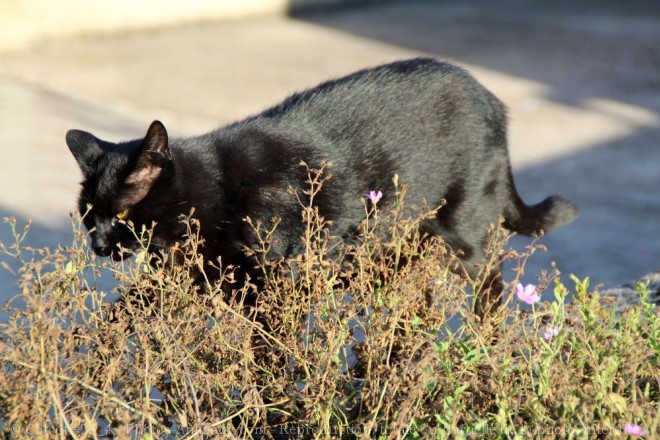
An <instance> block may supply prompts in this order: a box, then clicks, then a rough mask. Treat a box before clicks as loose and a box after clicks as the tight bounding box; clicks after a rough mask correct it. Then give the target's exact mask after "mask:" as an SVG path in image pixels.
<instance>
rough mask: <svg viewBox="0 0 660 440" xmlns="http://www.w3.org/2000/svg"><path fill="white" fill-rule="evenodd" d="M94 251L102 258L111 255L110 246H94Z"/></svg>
mask: <svg viewBox="0 0 660 440" xmlns="http://www.w3.org/2000/svg"><path fill="white" fill-rule="evenodd" d="M92 249H93V250H94V253H95V254H96V255H99V256H101V257H107V256H109V255H110V246H107V245H106V246H99V245H94V246H92Z"/></svg>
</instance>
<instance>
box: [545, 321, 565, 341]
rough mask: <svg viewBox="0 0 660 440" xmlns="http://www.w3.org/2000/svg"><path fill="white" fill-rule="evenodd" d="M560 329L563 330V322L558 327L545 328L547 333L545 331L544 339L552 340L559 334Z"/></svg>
mask: <svg viewBox="0 0 660 440" xmlns="http://www.w3.org/2000/svg"><path fill="white" fill-rule="evenodd" d="M560 331H561V324H559V325H558V326H557V327H548V328H547V329H546V330H545V333H543V339H545V340H546V341H550V340H551V339H552V338H554V337H555V336H557V335H558V334H559V332H560Z"/></svg>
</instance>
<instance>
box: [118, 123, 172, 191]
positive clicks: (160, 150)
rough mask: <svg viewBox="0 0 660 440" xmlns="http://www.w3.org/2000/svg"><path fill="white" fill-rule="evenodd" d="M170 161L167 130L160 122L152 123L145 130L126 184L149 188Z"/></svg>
mask: <svg viewBox="0 0 660 440" xmlns="http://www.w3.org/2000/svg"><path fill="white" fill-rule="evenodd" d="M171 160H172V155H171V154H170V147H169V141H168V137H167V130H165V126H164V125H163V124H162V123H161V122H160V121H154V122H152V123H151V125H150V126H149V130H147V135H146V136H145V137H144V141H143V142H142V147H141V149H140V153H139V158H138V161H137V165H136V166H135V169H134V170H133V172H131V174H130V175H129V176H128V178H127V179H126V183H129V184H132V185H139V186H142V187H147V186H151V184H152V183H153V181H154V180H156V178H157V177H158V176H159V175H160V173H161V171H162V170H163V168H164V167H165V166H166V165H167V164H168V163H169V162H170V161H171Z"/></svg>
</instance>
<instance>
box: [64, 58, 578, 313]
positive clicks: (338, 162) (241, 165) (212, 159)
mask: <svg viewBox="0 0 660 440" xmlns="http://www.w3.org/2000/svg"><path fill="white" fill-rule="evenodd" d="M66 141H67V144H68V146H69V148H70V150H71V152H72V153H73V155H74V156H75V158H76V160H77V161H78V164H79V165H80V168H81V169H82V172H83V175H84V182H83V183H82V192H81V195H80V211H81V213H84V212H85V211H86V210H87V207H86V206H87V204H91V205H92V206H93V209H92V210H91V212H90V213H89V214H88V215H87V216H86V217H85V225H86V227H87V228H89V229H92V228H95V229H94V232H92V234H91V236H92V243H93V248H94V251H95V252H96V253H97V254H99V255H103V256H113V257H116V256H117V255H118V252H117V251H118V247H117V244H121V246H123V247H125V248H128V249H135V247H136V246H137V243H136V241H135V237H134V235H133V233H132V232H130V231H129V230H128V229H127V227H126V226H125V225H124V224H123V222H118V221H117V220H118V219H120V218H121V219H130V220H132V222H133V223H134V224H135V225H136V226H138V227H139V226H140V225H147V226H150V225H151V224H152V222H154V221H155V222H156V223H157V225H156V228H155V231H154V236H153V239H152V247H168V246H172V245H173V244H174V243H176V242H178V241H180V240H182V236H183V234H184V233H185V229H184V228H183V226H182V224H181V223H180V222H179V214H188V213H189V212H190V210H191V208H192V207H194V208H195V217H196V218H198V219H199V221H200V225H201V235H202V236H203V238H204V240H205V244H204V254H205V256H206V258H208V259H211V260H214V261H215V260H216V259H217V257H218V256H220V257H222V262H223V263H224V264H233V265H235V266H238V267H240V268H241V270H243V271H248V272H249V271H250V270H251V269H252V268H253V267H254V261H250V259H249V258H247V257H246V256H245V254H244V247H245V246H248V247H251V246H252V245H254V244H255V243H254V240H255V236H254V234H253V231H252V229H251V228H250V227H249V226H248V225H247V224H246V223H245V222H244V220H243V219H244V218H245V217H247V216H249V217H251V218H252V219H254V220H261V221H263V222H264V223H268V222H269V221H270V220H271V219H272V218H273V217H279V218H280V219H281V223H280V225H279V228H278V229H277V232H276V236H275V240H274V247H273V249H272V256H273V257H278V256H282V257H290V256H293V255H296V254H297V253H299V252H300V251H301V245H302V242H301V236H302V235H303V230H304V229H303V223H302V217H301V208H300V199H299V198H300V197H301V196H302V189H305V188H307V183H306V179H307V173H306V170H305V169H304V168H302V167H301V166H300V163H301V161H304V162H305V163H307V164H309V165H310V166H311V167H318V166H320V164H321V163H323V162H326V163H328V164H329V169H330V172H331V173H332V175H333V178H332V179H331V180H329V181H327V182H326V183H325V184H324V186H323V189H322V191H321V193H320V195H319V196H318V197H317V198H316V204H317V206H318V208H319V211H320V213H321V214H322V215H323V216H324V217H325V218H326V219H328V220H331V221H332V225H333V226H332V228H333V229H332V232H333V234H334V235H336V236H339V237H341V238H343V239H344V240H345V241H350V240H351V238H352V237H354V236H355V234H356V230H357V226H358V224H359V222H360V221H361V220H362V218H363V216H364V207H363V205H362V202H361V200H360V198H361V197H363V196H364V195H365V193H368V192H369V191H371V190H378V191H382V193H383V198H382V200H381V201H380V202H379V204H380V205H387V204H388V203H391V201H392V199H393V191H394V189H393V183H392V177H393V176H394V175H395V174H398V175H399V180H400V181H401V182H403V183H407V184H409V192H408V195H407V199H406V200H407V204H408V205H410V206H412V205H417V206H420V205H421V204H422V203H423V201H424V200H425V201H427V202H428V204H429V205H430V206H438V205H440V203H441V201H442V199H445V200H446V202H447V203H446V206H445V207H443V208H442V209H441V210H440V211H439V214H438V216H437V221H434V222H429V223H425V224H424V229H425V231H424V232H427V233H429V234H439V235H442V236H443V238H444V240H445V241H446V242H447V243H448V244H449V245H450V246H452V247H453V248H455V249H457V250H459V249H460V250H461V251H462V255H463V259H464V265H465V267H466V269H467V270H468V272H470V273H471V274H473V275H474V274H476V272H477V271H478V270H479V267H480V264H483V258H484V246H485V244H486V243H487V229H488V226H489V225H490V224H492V223H494V222H497V221H498V220H499V218H500V216H502V217H504V219H505V223H504V225H505V226H506V227H507V228H508V229H510V230H512V231H515V232H518V233H520V234H525V235H530V234H533V233H537V232H540V231H542V230H543V231H545V232H547V231H549V230H551V229H553V228H555V227H557V226H559V225H561V224H565V223H568V222H570V221H572V220H573V219H574V218H575V216H576V215H577V208H576V207H575V206H574V205H573V204H572V203H571V202H569V201H567V200H565V199H563V198H561V197H559V196H551V197H548V198H547V199H545V200H544V201H543V202H541V203H539V204H537V205H533V206H527V205H526V204H525V203H524V202H523V201H522V200H521V198H520V196H519V195H518V193H517V191H516V188H515V186H514V183H513V179H512V175H511V167H510V164H509V158H508V152H507V140H506V115H505V109H504V106H503V105H502V103H501V102H500V101H499V100H498V99H497V98H496V97H495V96H494V95H492V94H491V93H490V92H489V91H488V90H486V89H485V88H484V87H483V86H481V85H480V84H479V83H478V82H477V81H476V80H475V79H474V78H472V77H471V76H470V75H469V74H468V73H467V72H465V71H464V70H463V69H461V68H458V67H456V66H454V65H451V64H448V63H444V62H439V61H437V60H434V59H431V58H417V59H412V60H406V61H399V62H394V63H391V64H386V65H382V66H379V67H375V68H371V69H365V70H362V71H359V72H356V73H354V74H352V75H349V76H347V77H344V78H341V79H338V80H334V81H329V82H326V83H323V84H321V85H319V86H317V87H315V88H313V89H310V90H307V91H305V92H302V93H298V94H295V95H293V96H291V97H289V98H288V99H286V100H285V101H284V102H282V103H281V104H279V105H277V106H275V107H273V108H271V109H269V110H266V111H265V112H263V113H261V114H258V115H256V116H253V117H251V118H248V119H246V120H244V121H241V122H238V123H234V124H231V125H229V126H226V127H223V128H220V129H218V130H215V131H212V132H210V133H208V134H205V135H202V136H199V137H193V138H187V139H170V138H169V137H168V135H167V132H166V130H165V127H164V126H163V124H161V123H160V122H158V121H155V122H153V123H152V124H151V126H150V127H149V130H148V131H147V134H146V136H145V138H144V139H138V140H134V141H131V142H125V143H119V144H114V143H110V142H106V141H102V140H100V139H98V138H96V137H94V136H93V135H92V134H90V133H86V132H84V131H79V130H71V131H69V132H68V133H67V136H66ZM290 187H292V188H295V189H297V195H296V194H292V193H291V192H290V191H289V188H290ZM493 282H494V283H498V286H493V290H494V291H495V293H497V294H499V293H498V292H497V291H498V290H501V286H499V274H498V273H493ZM491 295H492V293H491ZM491 300H492V298H491Z"/></svg>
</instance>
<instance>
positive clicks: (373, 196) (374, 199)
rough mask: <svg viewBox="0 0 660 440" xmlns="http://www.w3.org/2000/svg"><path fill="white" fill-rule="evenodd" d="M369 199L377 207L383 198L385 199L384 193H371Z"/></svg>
mask: <svg viewBox="0 0 660 440" xmlns="http://www.w3.org/2000/svg"><path fill="white" fill-rule="evenodd" d="M367 198H368V199H369V200H371V203H373V204H374V205H375V204H376V203H378V201H379V200H380V199H381V198H383V193H382V192H381V191H369V194H367Z"/></svg>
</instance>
